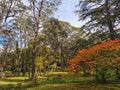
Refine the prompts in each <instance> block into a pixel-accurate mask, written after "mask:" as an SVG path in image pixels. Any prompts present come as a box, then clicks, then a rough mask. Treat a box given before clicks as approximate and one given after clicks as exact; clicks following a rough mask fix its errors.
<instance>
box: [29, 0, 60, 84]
mask: <svg viewBox="0 0 120 90" xmlns="http://www.w3.org/2000/svg"><path fill="white" fill-rule="evenodd" d="M29 4H30V6H29V7H30V11H31V13H30V17H31V21H32V24H33V25H32V27H31V28H32V31H33V37H32V40H33V42H32V43H33V44H32V56H33V58H32V70H31V73H32V76H31V78H32V81H34V82H35V80H36V75H35V73H36V72H35V58H36V57H37V50H38V48H39V45H37V39H38V36H39V34H40V30H41V29H42V24H43V22H44V20H45V19H46V18H47V17H48V16H50V15H51V14H53V11H55V10H56V9H57V6H58V5H59V4H60V0H53V1H47V0H29Z"/></svg>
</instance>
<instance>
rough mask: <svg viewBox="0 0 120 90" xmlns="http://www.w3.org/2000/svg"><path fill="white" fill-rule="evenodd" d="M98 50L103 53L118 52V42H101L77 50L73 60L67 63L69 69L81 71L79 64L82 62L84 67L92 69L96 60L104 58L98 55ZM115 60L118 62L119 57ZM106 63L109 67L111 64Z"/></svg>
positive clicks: (119, 41)
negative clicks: (108, 51)
mask: <svg viewBox="0 0 120 90" xmlns="http://www.w3.org/2000/svg"><path fill="white" fill-rule="evenodd" d="M100 50H104V51H107V50H120V40H111V41H107V42H103V43H101V44H97V45H94V46H92V47H91V48H88V49H82V50H78V51H77V54H76V56H74V58H72V59H70V60H69V61H68V63H69V65H70V69H71V70H74V69H76V67H78V69H81V68H82V67H81V65H80V62H84V63H85V64H86V65H88V66H90V67H92V66H93V65H94V64H95V63H96V61H95V59H96V58H99V59H102V58H104V57H103V56H101V54H100V53H99V51H100ZM104 60H105V59H104ZM115 60H120V57H119V58H116V59H115ZM107 63H108V64H109V65H110V64H112V63H111V62H107Z"/></svg>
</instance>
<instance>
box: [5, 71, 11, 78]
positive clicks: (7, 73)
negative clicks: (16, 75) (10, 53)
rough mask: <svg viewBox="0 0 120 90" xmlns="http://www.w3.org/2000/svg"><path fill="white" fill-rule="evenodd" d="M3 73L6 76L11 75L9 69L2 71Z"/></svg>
mask: <svg viewBox="0 0 120 90" xmlns="http://www.w3.org/2000/svg"><path fill="white" fill-rule="evenodd" d="M4 74H5V76H6V77H11V76H12V72H11V71H4Z"/></svg>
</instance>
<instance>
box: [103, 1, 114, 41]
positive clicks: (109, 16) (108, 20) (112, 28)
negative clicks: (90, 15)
mask: <svg viewBox="0 0 120 90" xmlns="http://www.w3.org/2000/svg"><path fill="white" fill-rule="evenodd" d="M108 1H109V0H106V1H105V4H106V13H107V15H106V17H107V25H108V28H109V32H110V38H111V40H115V39H116V32H115V31H114V26H113V24H112V23H113V21H112V20H111V15H110V11H109V6H108Z"/></svg>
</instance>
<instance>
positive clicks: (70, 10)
mask: <svg viewBox="0 0 120 90" xmlns="http://www.w3.org/2000/svg"><path fill="white" fill-rule="evenodd" d="M22 1H23V2H24V3H27V1H26V0H22ZM78 3H79V0H62V4H61V5H60V6H58V10H57V11H56V12H55V15H54V17H55V18H58V19H59V20H62V21H67V22H69V23H70V24H71V25H73V26H76V27H80V26H81V25H82V23H81V22H80V21H78V16H77V15H76V14H75V12H74V11H75V9H76V7H75V6H76V5H77V4H78Z"/></svg>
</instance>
